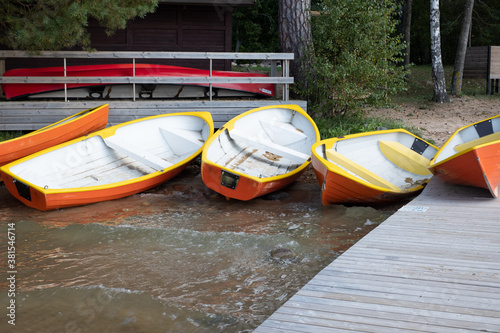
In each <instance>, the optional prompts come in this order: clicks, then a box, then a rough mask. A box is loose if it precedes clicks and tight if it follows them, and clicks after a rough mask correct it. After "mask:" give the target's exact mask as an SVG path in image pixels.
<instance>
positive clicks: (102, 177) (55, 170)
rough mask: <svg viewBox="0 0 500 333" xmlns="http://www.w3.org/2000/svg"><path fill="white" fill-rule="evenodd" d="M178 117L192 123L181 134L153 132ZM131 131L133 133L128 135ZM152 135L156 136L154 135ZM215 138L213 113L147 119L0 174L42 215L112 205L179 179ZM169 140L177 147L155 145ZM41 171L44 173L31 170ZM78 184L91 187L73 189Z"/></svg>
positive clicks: (29, 159)
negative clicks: (104, 203)
mask: <svg viewBox="0 0 500 333" xmlns="http://www.w3.org/2000/svg"><path fill="white" fill-rule="evenodd" d="M174 117H178V118H182V119H181V120H182V121H184V119H188V120H187V122H188V124H187V125H185V126H184V125H183V128H181V126H179V128H181V129H179V128H177V127H175V126H177V125H172V127H173V128H168V129H165V128H156V127H154V126H156V124H157V123H158V124H160V122H161V124H160V125H164V126H165V125H167V126H168V125H169V122H170V121H171V120H170V119H175V118H174ZM165 119H167V120H165ZM193 119H194V120H193ZM181 120H179V121H178V123H181ZM141 122H143V123H144V125H143V124H141ZM172 122H175V120H172ZM176 124H177V123H176ZM134 125H135V126H136V127H138V126H142V132H138V133H137V134H134V133H136V132H135V131H134V129H133V127H132V126H134ZM160 125H159V126H160ZM148 126H149V127H148ZM151 126H153V127H151ZM130 127H131V128H132V130H129V131H128V132H127V130H128V129H129V128H130ZM186 128H188V129H189V130H191V131H192V132H193V133H195V136H193V138H192V139H191V141H189V140H188V139H186V138H185V137H182V135H186V133H187V131H188V130H187V129H186ZM120 130H122V132H119V131H120ZM154 130H158V131H157V132H158V133H153V132H154ZM162 131H163V132H162ZM165 131H166V132H167V133H165ZM176 131H177V132H176ZM172 133H173V134H172ZM175 133H181V135H180V136H176V135H177V134H175ZM212 133H213V121H212V117H211V115H210V113H209V112H186V113H181V114H166V115H160V116H153V117H147V118H142V119H138V120H134V121H131V122H127V123H123V124H120V125H116V126H112V127H108V128H106V129H104V130H101V131H97V132H94V133H92V134H90V135H88V136H86V137H81V138H78V139H75V140H72V141H69V142H66V143H63V144H61V145H58V146H56V147H52V148H49V149H47V150H44V151H41V152H38V153H36V154H34V155H31V156H28V157H26V158H23V159H21V160H18V161H16V162H13V163H11V164H8V165H6V166H4V167H1V168H0V174H1V176H2V177H3V179H4V180H5V185H6V187H7V189H8V190H9V192H10V193H11V194H12V195H13V196H14V197H16V198H17V199H18V200H20V201H21V202H23V203H24V204H25V205H27V206H29V207H33V208H36V209H39V210H42V211H46V210H53V209H58V208H65V207H72V206H80V205H86V204H90V203H95V202H100V201H106V200H113V199H118V198H123V197H126V196H129V195H132V194H136V193H139V192H142V191H145V190H147V189H150V188H153V187H155V186H158V185H160V184H162V183H164V182H166V181H168V180H170V179H171V178H173V177H174V176H176V175H177V174H179V173H180V172H181V171H182V170H184V169H185V168H186V167H187V166H188V165H189V164H190V163H191V162H192V161H193V160H194V159H195V158H196V157H197V156H198V155H199V154H200V153H201V151H202V149H203V145H204V143H205V142H206V139H208V137H209V136H210V135H211V134H212ZM120 135H121V136H120ZM165 136H169V140H168V143H170V142H177V145H176V146H173V145H172V146H169V145H168V144H165V143H164V142H161V143H157V141H155V140H156V137H158V138H163V137H165ZM116 137H118V140H117V139H116ZM152 137H154V139H151V138H152ZM127 138H128V141H127ZM141 140H143V141H141ZM148 140H149V141H148ZM135 141H137V142H139V144H138V145H137V146H135V147H138V148H140V151H139V152H138V153H137V154H136V153H135V152H134V151H133V148H134V146H130V143H133V142H135ZM165 141H167V140H165ZM120 147H121V148H120ZM185 147H189V149H186V148H185ZM127 149H128V150H127ZM167 150H168V151H167ZM152 152H157V154H156V155H154V154H153V153H152ZM127 154H128V155H127ZM51 156H54V157H51ZM160 157H161V158H160ZM30 163H31V164H30ZM162 163H164V165H161V164H162ZM37 166H39V167H38V169H40V171H36V170H33V167H37ZM37 172H39V173H40V176H39V175H38V174H37ZM18 173H19V174H23V177H20V176H18ZM35 182H37V183H35ZM70 182H71V183H70ZM77 183H82V184H87V185H81V186H77V185H74V184H77ZM43 184H48V185H45V186H44V185H43ZM58 184H70V185H67V187H62V186H63V185H58Z"/></svg>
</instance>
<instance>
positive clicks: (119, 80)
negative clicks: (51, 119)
mask: <svg viewBox="0 0 500 333" xmlns="http://www.w3.org/2000/svg"><path fill="white" fill-rule="evenodd" d="M293 82H294V79H293V77H265V76H262V77H260V76H249V77H228V76H212V77H209V76H169V77H166V76H162V77H153V76H120V77H117V76H66V77H64V76H2V77H0V83H17V84H22V83H45V84H64V83H68V84H83V83H99V84H134V83H135V84H142V83H146V84H179V85H183V84H194V83H203V84H210V83H220V84H224V83H248V84H250V83H273V84H292V83H293Z"/></svg>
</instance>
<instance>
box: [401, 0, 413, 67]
mask: <svg viewBox="0 0 500 333" xmlns="http://www.w3.org/2000/svg"><path fill="white" fill-rule="evenodd" d="M412 2H413V0H405V2H404V7H403V15H404V16H403V36H404V42H405V44H406V48H405V57H404V65H405V67H408V66H409V65H410V36H411V34H410V31H411V7H412Z"/></svg>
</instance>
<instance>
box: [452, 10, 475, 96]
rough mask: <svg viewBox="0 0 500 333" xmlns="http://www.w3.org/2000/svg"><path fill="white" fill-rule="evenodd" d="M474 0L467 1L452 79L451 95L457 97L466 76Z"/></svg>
mask: <svg viewBox="0 0 500 333" xmlns="http://www.w3.org/2000/svg"><path fill="white" fill-rule="evenodd" d="M473 7H474V0H465V8H464V16H463V18H462V26H461V28H460V34H459V35H458V44H457V53H456V55H455V66H454V67H453V76H452V78H451V88H450V93H451V94H452V95H457V94H460V93H461V92H462V77H463V74H464V63H465V53H466V52H467V40H468V37H469V31H470V28H471V22H472V8H473Z"/></svg>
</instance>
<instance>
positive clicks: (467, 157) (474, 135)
mask: <svg viewBox="0 0 500 333" xmlns="http://www.w3.org/2000/svg"><path fill="white" fill-rule="evenodd" d="M429 170H431V171H432V173H433V174H434V175H435V176H436V177H438V178H440V179H441V180H443V181H445V182H448V183H452V184H457V185H464V186H473V187H479V188H484V189H488V190H489V191H490V193H491V195H492V196H493V197H495V198H498V197H499V186H500V115H499V116H495V117H491V118H488V119H485V120H482V121H479V122H477V123H473V124H470V125H467V126H464V127H462V128H460V129H458V130H456V131H455V132H454V133H453V134H452V135H451V136H450V138H449V139H448V140H447V141H446V142H445V144H444V145H443V146H442V147H441V149H440V150H439V151H438V153H437V154H436V156H435V158H434V159H433V160H432V161H431V163H430V165H429Z"/></svg>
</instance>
